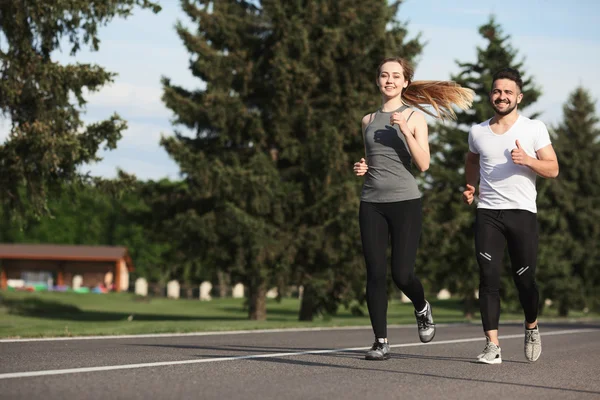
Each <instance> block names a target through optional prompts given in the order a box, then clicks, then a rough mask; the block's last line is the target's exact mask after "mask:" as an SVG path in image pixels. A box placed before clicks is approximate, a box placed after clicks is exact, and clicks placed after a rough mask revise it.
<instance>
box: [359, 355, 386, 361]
mask: <svg viewBox="0 0 600 400" xmlns="http://www.w3.org/2000/svg"><path fill="white" fill-rule="evenodd" d="M389 359H390V355H389V354H386V355H384V356H383V358H377V357H369V356H365V360H369V361H385V360H389Z"/></svg>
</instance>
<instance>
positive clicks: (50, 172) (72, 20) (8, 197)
mask: <svg viewBox="0 0 600 400" xmlns="http://www.w3.org/2000/svg"><path fill="white" fill-rule="evenodd" d="M136 6H139V7H142V8H151V9H152V10H153V11H154V12H158V11H159V10H160V7H159V6H158V5H157V4H156V3H153V2H151V1H149V0H73V1H59V0H51V1H48V0H26V1H2V2H0V32H1V34H0V112H1V113H2V115H3V117H5V118H7V119H8V121H9V124H10V133H9V137H8V140H7V141H6V142H5V143H3V144H0V187H1V188H2V190H1V191H0V204H3V205H4V209H5V211H6V212H8V213H10V214H11V215H15V214H16V212H17V211H19V212H20V213H21V214H24V213H29V212H31V213H33V214H34V215H41V214H43V213H44V212H45V210H46V200H47V198H48V195H49V192H50V191H53V190H60V188H61V187H62V184H63V183H65V182H73V181H76V180H80V178H81V175H80V173H79V171H78V167H80V166H82V165H84V164H86V163H89V162H93V161H97V160H99V158H98V156H97V155H96V153H97V151H98V149H99V148H100V146H102V145H103V144H104V146H105V147H106V148H109V149H114V148H115V147H116V144H117V141H118V140H119V139H120V137H121V132H122V131H123V130H124V129H125V128H126V126H127V125H126V123H125V121H123V120H122V119H121V118H120V117H119V116H118V115H116V114H115V115H113V116H112V117H111V118H110V119H108V120H105V121H100V122H97V123H93V124H89V125H87V126H84V124H83V122H82V120H81V113H82V110H83V107H84V106H85V104H86V101H85V98H84V93H85V91H86V90H87V91H89V92H93V91H97V90H99V89H100V88H102V86H104V85H105V84H107V83H109V82H111V81H112V79H113V77H114V74H113V73H110V72H107V71H105V70H104V69H103V68H102V67H100V66H98V65H91V64H68V65H60V64H59V63H57V62H55V61H53V60H52V57H51V56H52V53H53V51H55V50H56V49H58V48H59V45H60V43H61V40H62V39H63V38H68V40H69V43H70V47H71V54H72V55H75V54H76V53H77V52H78V50H79V49H80V47H81V46H82V45H90V46H91V48H92V49H94V50H97V49H98V47H99V43H100V40H99V39H98V34H97V33H98V32H97V30H98V26H100V25H103V24H106V23H107V22H108V21H110V20H111V19H112V18H114V17H116V16H120V17H127V16H128V15H130V14H131V12H132V10H133V9H134V8H135V7H136Z"/></svg>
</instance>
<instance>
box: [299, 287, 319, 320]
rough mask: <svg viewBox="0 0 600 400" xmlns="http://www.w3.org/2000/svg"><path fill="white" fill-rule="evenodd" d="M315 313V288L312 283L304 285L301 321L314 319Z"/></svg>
mask: <svg viewBox="0 0 600 400" xmlns="http://www.w3.org/2000/svg"><path fill="white" fill-rule="evenodd" d="M314 314H315V296H314V290H313V288H312V286H311V285H310V284H306V285H304V292H303V294H302V303H301V305H300V313H299V315H298V320H299V321H312V320H313V316H314Z"/></svg>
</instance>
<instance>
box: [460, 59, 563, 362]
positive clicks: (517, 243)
mask: <svg viewBox="0 0 600 400" xmlns="http://www.w3.org/2000/svg"><path fill="white" fill-rule="evenodd" d="M522 89H523V81H522V79H521V76H520V74H519V72H518V71H516V70H514V69H512V68H505V69H502V70H500V71H498V72H497V73H496V74H495V75H494V76H493V80H492V89H491V92H490V102H491V105H492V107H493V108H494V111H495V115H494V116H493V117H492V118H491V119H489V120H487V121H485V122H482V123H480V124H478V125H475V126H473V127H472V128H471V130H470V132H469V152H468V153H467V157H466V163H465V175H466V182H467V185H466V190H465V191H464V192H463V200H464V202H465V203H467V204H471V203H472V202H473V200H474V198H475V187H476V186H477V183H478V182H479V202H478V204H477V213H476V220H475V251H476V257H477V262H478V264H479V272H480V277H479V304H480V310H481V320H482V322H483V330H484V332H485V336H486V339H487V343H486V346H485V348H484V350H483V352H482V353H481V354H480V355H479V356H478V357H477V361H478V362H480V363H485V364H500V363H501V362H502V355H501V351H500V342H499V341H498V323H499V320H500V294H499V289H500V275H501V267H502V258H503V255H504V249H505V246H506V245H508V252H509V255H510V261H511V266H512V276H513V279H514V282H515V284H516V287H517V289H518V292H519V300H520V302H521V306H522V307H523V311H524V314H525V357H526V358H527V360H529V361H536V360H537V359H538V358H539V356H540V354H541V352H542V345H541V341H540V333H539V328H538V323H537V316H538V303H539V293H538V289H537V286H536V282H535V270H536V259H537V248H538V225H537V217H536V213H537V207H536V195H537V192H536V188H535V179H536V175H539V176H541V177H544V178H555V177H556V176H558V161H557V159H556V154H555V152H554V149H553V148H552V144H551V141H550V135H549V134H548V130H547V129H546V126H545V125H544V123H543V122H541V121H537V120H532V119H529V118H527V117H524V116H522V115H520V114H519V113H518V104H519V103H520V102H521V100H522V99H523V93H522V92H521V91H522Z"/></svg>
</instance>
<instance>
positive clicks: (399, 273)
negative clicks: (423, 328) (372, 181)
mask: <svg viewBox="0 0 600 400" xmlns="http://www.w3.org/2000/svg"><path fill="white" fill-rule="evenodd" d="M421 219H422V217H421V199H414V200H407V201H399V202H395V203H367V202H361V203H360V210H359V222H360V236H361V239H362V246H363V253H364V256H365V262H366V264H367V306H368V308H369V316H370V317H371V325H372V326H373V332H374V333H375V337H376V338H386V337H387V307H388V299H387V285H386V273H387V260H386V251H387V246H388V242H389V239H390V237H391V241H392V278H393V279H394V283H395V284H396V286H398V288H399V289H400V290H402V292H403V293H404V294H405V295H406V296H407V297H408V298H409V299H410V300H411V301H412V303H413V305H414V307H415V309H417V310H419V311H420V310H422V309H423V308H425V305H426V303H425V293H424V292H423V286H422V285H421V282H420V281H419V280H418V279H417V278H416V277H415V275H414V266H415V259H416V257H417V247H418V246H419V237H420V235H421V224H422V222H421Z"/></svg>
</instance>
